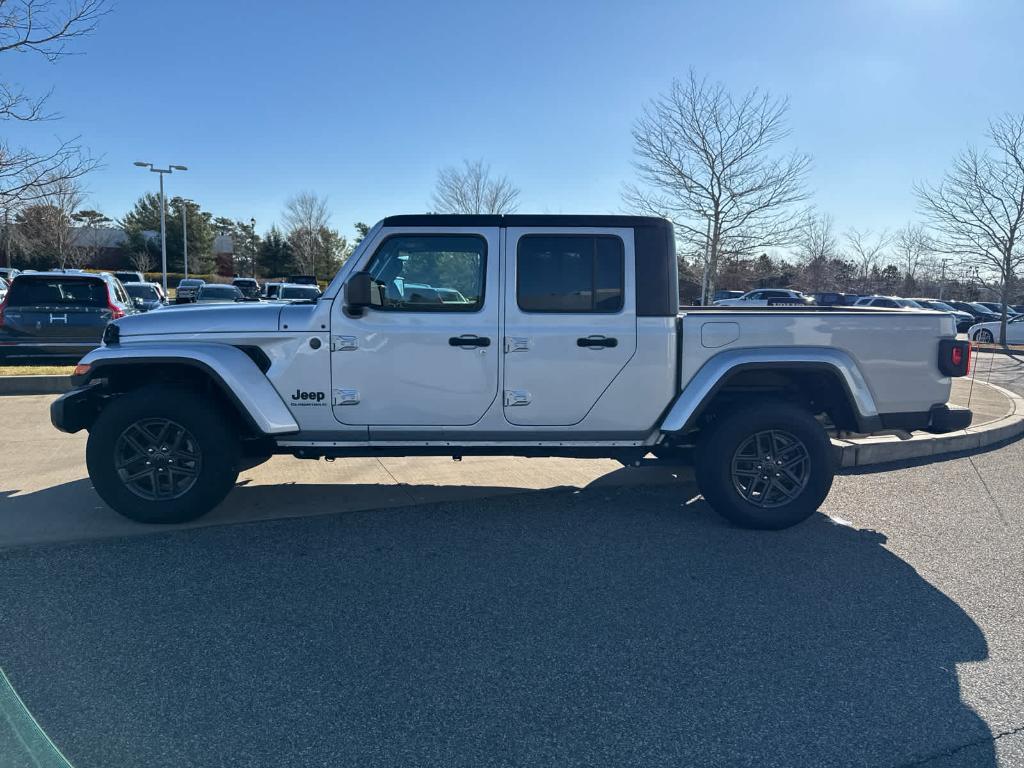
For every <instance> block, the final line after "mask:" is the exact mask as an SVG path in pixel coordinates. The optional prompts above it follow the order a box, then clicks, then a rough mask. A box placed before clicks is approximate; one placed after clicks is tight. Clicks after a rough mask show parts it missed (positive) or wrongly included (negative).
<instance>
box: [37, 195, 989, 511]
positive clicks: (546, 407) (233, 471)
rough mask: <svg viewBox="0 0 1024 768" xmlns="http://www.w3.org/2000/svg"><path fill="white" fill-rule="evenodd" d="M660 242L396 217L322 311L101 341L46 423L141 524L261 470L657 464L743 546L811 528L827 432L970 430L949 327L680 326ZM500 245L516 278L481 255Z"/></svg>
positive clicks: (869, 321)
mask: <svg viewBox="0 0 1024 768" xmlns="http://www.w3.org/2000/svg"><path fill="white" fill-rule="evenodd" d="M673 239H674V236H673V230H672V224H671V223H670V222H669V221H666V220H664V219H656V218H653V217H642V216H531V215H516V216H504V217H499V216H456V215H451V216H450V215H418V216H416V215H414V216H394V217H390V218H387V219H384V220H383V221H382V222H379V223H378V224H376V225H375V226H374V227H373V228H372V229H371V230H370V233H369V234H368V235H367V236H366V237H365V238H364V239H363V241H362V242H361V243H360V245H359V246H358V247H357V248H356V250H355V252H354V253H353V254H352V255H351V256H350V257H349V259H348V260H347V261H346V262H345V264H344V265H342V267H341V268H340V270H339V272H338V274H337V275H336V276H335V277H334V279H333V280H332V282H331V283H330V285H329V286H328V288H327V290H326V291H325V292H324V296H323V297H322V298H321V300H320V301H317V302H309V303H300V304H291V305H280V304H276V305H275V304H260V305H250V306H241V307H238V308H231V307H208V308H206V309H203V310H193V311H189V310H183V311H180V312H178V313H177V316H175V317H171V315H174V314H175V313H174V312H172V311H167V312H151V313H149V314H147V315H142V316H138V317H130V318H124V319H122V320H118V321H116V322H114V323H113V324H112V325H111V329H112V330H111V331H110V343H108V344H106V345H105V346H104V347H103V348H101V349H99V350H96V351H94V352H92V353H90V354H89V355H88V356H86V357H85V358H84V359H83V360H82V362H81V364H80V366H79V369H78V370H79V374H78V376H77V377H76V378H75V380H74V382H75V385H76V387H77V388H76V389H74V390H72V391H71V392H68V393H67V394H65V395H63V396H62V397H61V398H58V399H57V400H55V401H54V402H53V403H52V405H51V411H50V413H51V419H52V421H53V424H54V425H55V426H56V427H57V428H58V429H61V430H64V431H66V432H76V431H78V430H81V429H88V430H89V439H88V445H87V448H86V455H87V465H88V470H89V477H90V479H91V480H92V484H93V487H94V488H95V489H96V491H97V493H98V494H99V495H100V497H101V498H102V499H103V500H104V501H106V502H107V503H108V504H110V505H111V506H112V507H113V508H114V509H115V510H117V511H118V512H119V513H121V514H122V515H125V516H127V517H130V518H133V519H135V520H140V521H144V522H148V523H180V522H183V521H186V520H192V519H195V518H197V517H199V516H201V515H203V514H205V513H206V512H208V511H209V510H210V509H212V508H213V507H214V506H216V505H217V504H218V503H219V502H220V501H221V500H222V499H223V498H224V497H225V496H226V495H227V494H228V493H229V492H230V491H231V489H232V488H233V487H234V485H235V480H236V478H237V476H238V472H239V470H240V468H241V467H251V466H255V465H256V464H259V463H261V462H262V461H265V460H267V459H269V458H270V456H271V455H273V454H276V453H281V454H287V455H292V456H295V457H297V458H303V459H319V458H321V457H329V458H336V457H346V456H359V455H362V456H366V455H391V456H396V455H397V456H408V455H438V456H455V457H462V456H464V455H474V454H480V455H495V454H498V455H500V454H505V455H520V456H523V455H525V456H576V457H580V456H587V457H591V458H601V457H603V458H613V459H617V460H619V461H621V462H622V463H624V464H633V463H638V462H639V461H641V459H642V458H643V457H644V456H646V455H647V454H648V453H650V452H652V451H653V452H654V453H655V455H656V456H658V457H659V458H663V459H664V460H669V461H673V462H686V461H693V462H695V468H694V474H695V477H696V480H697V484H698V486H699V488H700V492H701V493H702V494H703V496H704V498H705V499H706V500H707V502H708V503H709V504H710V505H711V506H712V507H713V508H714V509H716V510H717V511H718V512H720V513H721V514H722V515H724V516H725V517H726V518H728V519H729V520H730V521H732V522H733V523H735V524H737V525H741V526H746V527H750V528H785V527H787V526H791V525H795V524H796V523H798V522H800V521H802V520H804V519H806V518H807V517H809V516H810V515H812V514H813V513H814V512H815V511H816V510H817V509H818V507H819V506H820V504H821V502H822V501H823V500H824V499H825V497H826V495H827V494H828V492H829V488H830V487H831V484H832V478H833V475H834V473H835V471H836V463H835V458H836V456H835V451H834V449H833V447H832V445H831V443H830V441H829V433H828V432H827V431H826V427H825V426H824V424H830V425H835V427H836V429H849V430H856V431H858V432H867V433H871V432H877V431H880V430H884V429H905V430H913V429H925V428H927V429H931V430H933V431H936V432H949V431H952V430H956V429H962V428H963V427H965V426H966V425H967V424H968V423H969V422H970V418H971V412H970V410H967V409H963V410H960V409H950V408H949V407H948V406H947V405H946V403H947V401H948V400H949V395H950V389H951V377H954V376H964V375H966V373H967V368H968V363H969V358H970V346H969V344H968V342H966V341H958V340H957V339H956V333H955V328H954V324H953V318H952V317H950V316H949V315H947V314H942V313H939V312H932V311H926V310H908V311H907V312H906V313H905V314H904V315H903V316H902V319H904V320H905V322H904V323H903V327H902V328H900V332H899V333H893V332H892V321H891V313H888V314H884V313H882V312H880V311H876V310H872V309H866V310H863V311H859V312H856V313H854V312H831V311H829V310H828V309H827V308H822V307H815V306H808V305H807V304H803V305H802V306H798V307H796V308H789V309H787V310H786V314H785V316H782V315H781V314H774V313H772V312H767V311H760V312H748V311H742V310H740V309H739V308H732V309H730V308H726V307H714V308H695V309H693V310H687V311H685V312H683V313H682V314H680V313H679V286H678V283H677V282H676V281H675V280H666V279H665V278H664V276H665V275H668V274H672V273H673V271H674V270H675V268H676V253H675V249H674V247H673V245H672V243H673ZM499 243H502V244H503V245H504V247H505V248H507V249H508V252H507V259H508V263H509V264H512V265H514V266H515V279H514V280H507V279H505V276H504V275H503V274H502V270H499V269H496V268H494V263H493V261H488V259H487V255H488V253H495V252H496V251H497V248H498V244H499ZM581 253H583V254H586V258H585V259H583V260H581V259H580V254H581ZM581 261H582V263H581ZM406 273H407V274H409V275H410V276H414V275H427V274H429V275H433V276H436V279H435V280H434V281H433V283H434V284H432V286H431V287H432V288H434V289H435V290H440V289H447V288H451V289H454V290H457V291H459V293H461V294H462V295H463V296H464V297H465V298H466V299H467V302H468V303H467V304H438V305H435V306H433V307H432V309H431V310H430V311H429V313H427V312H424V311H423V310H422V309H421V308H418V307H416V306H414V305H411V304H410V302H409V299H408V296H407V294H405V293H403V291H402V290H400V285H399V284H400V281H402V280H403V275H404V274H406ZM382 287H383V288H384V290H381V288H382ZM391 288H395V290H391ZM773 315H774V316H773ZM328 329H329V330H328ZM682 339H688V340H693V343H691V342H687V343H685V344H683V343H681V340H682ZM115 341H116V343H114V342H115ZM197 360H200V361H201V365H200V366H196V365H195V362H196V361H197ZM271 361H273V364H272V365H270V362H271ZM894 372H898V375H894ZM90 385H91V386H90ZM819 417H821V418H819ZM164 427H166V428H167V429H169V430H173V435H174V437H173V443H174V445H175V446H176V447H177V449H176V450H175V451H173V455H170V454H169V453H168V452H167V451H164V450H161V448H162V447H163V446H164V445H165V444H166V442H167V441H166V438H165V432H164ZM126 434H129V435H134V436H136V439H135V440H133V441H132V442H131V444H126V442H125V439H124V435H126ZM296 490H298V489H296ZM687 493H688V494H689V491H687ZM689 495H692V494H689ZM682 501H683V499H682V498H680V499H679V500H677V501H676V502H675V504H676V506H678V504H680V503H682Z"/></svg>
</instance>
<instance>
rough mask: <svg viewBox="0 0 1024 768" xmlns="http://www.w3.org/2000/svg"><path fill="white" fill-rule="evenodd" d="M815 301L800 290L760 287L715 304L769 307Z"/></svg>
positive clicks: (720, 300) (800, 304)
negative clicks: (736, 297)
mask: <svg viewBox="0 0 1024 768" xmlns="http://www.w3.org/2000/svg"><path fill="white" fill-rule="evenodd" d="M813 303H814V300H813V299H812V298H811V297H809V296H804V295H803V294H802V293H800V291H790V290H786V289H783V288H759V289H757V290H756V291H747V292H746V293H744V294H743V295H742V296H740V297H739V298H738V299H719V300H718V301H716V302H715V306H716V307H767V306H774V305H785V304H795V305H797V306H801V307H802V306H805V305H807V304H813Z"/></svg>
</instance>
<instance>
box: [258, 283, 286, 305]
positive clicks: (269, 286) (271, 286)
mask: <svg viewBox="0 0 1024 768" xmlns="http://www.w3.org/2000/svg"><path fill="white" fill-rule="evenodd" d="M282 285H284V283H280V282H278V283H264V284H263V298H265V299H267V300H269V301H272V300H274V299H276V298H277V292H278V291H279V290H280V289H281V286H282Z"/></svg>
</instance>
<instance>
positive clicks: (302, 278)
mask: <svg viewBox="0 0 1024 768" xmlns="http://www.w3.org/2000/svg"><path fill="white" fill-rule="evenodd" d="M284 281H285V282H286V283H291V284H292V285H316V284H317V282H316V277H315V276H314V275H288V277H286V278H285V279H284Z"/></svg>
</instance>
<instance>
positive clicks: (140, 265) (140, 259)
mask: <svg viewBox="0 0 1024 768" xmlns="http://www.w3.org/2000/svg"><path fill="white" fill-rule="evenodd" d="M128 261H129V262H131V265H132V268H133V269H134V270H135V271H136V272H142V273H143V274H145V273H146V272H149V271H150V270H152V269H153V265H154V264H155V263H156V259H154V258H153V255H152V254H151V253H150V252H149V251H147V250H136V251H132V252H131V253H130V254H129V255H128Z"/></svg>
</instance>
